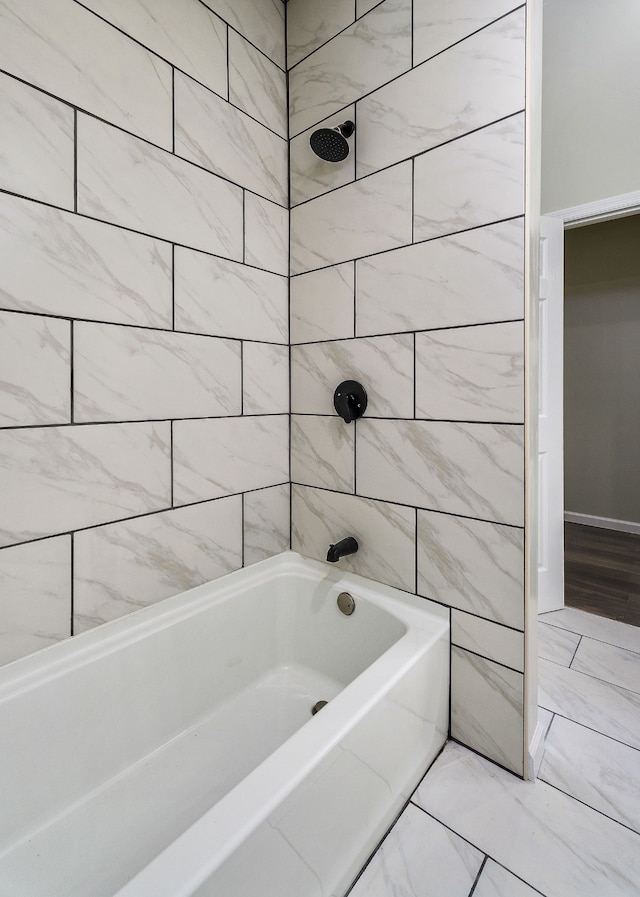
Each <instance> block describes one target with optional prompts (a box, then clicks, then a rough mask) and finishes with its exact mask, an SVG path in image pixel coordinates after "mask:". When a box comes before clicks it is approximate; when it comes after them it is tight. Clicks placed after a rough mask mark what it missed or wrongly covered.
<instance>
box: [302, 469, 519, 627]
mask: <svg viewBox="0 0 640 897" xmlns="http://www.w3.org/2000/svg"><path fill="white" fill-rule="evenodd" d="M292 485H293V486H300V487H302V488H304V489H315V490H316V491H318V492H328V493H330V494H331V495H342V496H345V497H346V498H361V499H363V501H377V502H380V503H381V504H385V505H393V506H394V507H399V508H410V509H411V510H412V511H414V510H418V511H428V512H429V513H430V514H441V515H442V516H443V517H456V518H458V519H460V520H476V521H477V522H478V523H491V524H492V525H493V526H496V525H497V526H505V527H508V528H509V529H513V530H523V529H524V527H523V526H517V525H516V524H515V523H502V522H501V521H498V520H487V519H486V518H485V517H470V516H469V515H468V514H454V513H453V512H452V511H441V510H439V509H438V508H426V507H423V506H420V505H418V506H416V505H409V504H407V503H406V502H401V501H389V499H387V498H377V497H376V496H375V495H365V494H363V493H361V492H358V493H356V494H351V493H349V492H341V491H340V490H339V489H329V488H328V487H327V486H310V485H309V483H299V482H297V481H296V480H294V481H293V483H292ZM422 597H425V598H426V597H428V596H426V595H424V596H422ZM429 600H430V601H435V602H436V603H437V604H442V603H443V602H441V601H438V600H437V599H436V598H429ZM450 606H451V605H449V604H446V605H445V607H450ZM465 613H469V611H465ZM472 616H475V614H472ZM483 619H485V618H484V617H483ZM516 631H517V632H520V631H521V630H516Z"/></svg>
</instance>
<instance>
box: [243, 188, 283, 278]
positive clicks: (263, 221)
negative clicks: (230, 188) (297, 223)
mask: <svg viewBox="0 0 640 897" xmlns="http://www.w3.org/2000/svg"><path fill="white" fill-rule="evenodd" d="M244 216H245V220H244V246H245V259H244V260H245V262H246V263H247V264H248V265H255V266H256V267H257V268H264V269H266V270H267V271H273V272H274V273H275V274H282V275H283V276H285V277H286V276H287V275H288V274H289V210H288V209H285V208H283V207H282V206H280V205H277V203H274V202H269V201H268V200H266V199H263V198H262V197H261V196H254V194H253V193H245V199H244Z"/></svg>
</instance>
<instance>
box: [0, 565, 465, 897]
mask: <svg viewBox="0 0 640 897" xmlns="http://www.w3.org/2000/svg"><path fill="white" fill-rule="evenodd" d="M341 591H349V592H350V593H351V594H352V595H353V597H354V598H355V600H356V609H355V612H354V613H353V614H352V615H351V616H345V615H344V614H342V613H341V612H340V611H339V610H338V608H337V606H336V597H337V595H338V594H339V593H340V592H341ZM448 695H449V623H448V613H447V611H446V610H445V609H444V608H442V607H440V606H439V605H436V604H433V603H431V602H429V601H425V600H423V599H420V598H416V597H414V596H411V595H407V594H405V593H404V592H400V591H396V590H394V589H391V588H387V587H385V586H379V585H376V584H374V583H372V582H370V581H369V580H366V579H362V578H361V577H358V576H354V575H351V574H348V573H343V572H341V571H339V570H336V569H334V568H329V567H328V566H327V565H324V564H318V563H316V562H314V561H308V560H305V559H303V558H301V557H300V556H299V555H297V554H294V553H292V552H286V553H285V554H283V555H280V556H278V557H276V558H271V559H269V560H267V561H264V562H262V563H260V564H256V565H255V566H253V567H249V568H246V569H244V570H240V571H238V572H237V573H233V574H230V575H229V576H225V577H224V578H222V579H220V580H218V581H216V582H213V583H209V584H207V585H204V586H200V587H199V588H196V589H193V590H192V591H190V592H187V593H184V594H182V595H178V596H176V597H175V598H171V599H168V600H167V601H164V602H161V603H160V604H158V605H155V606H153V607H149V608H146V609H144V610H142V611H140V612H138V613H136V614H133V615H131V616H129V617H126V618H124V619H121V620H116V621H115V622H113V623H110V624H108V625H106V626H103V627H101V628H100V629H96V630H93V631H91V632H87V633H85V634H83V635H81V636H78V637H77V638H75V639H70V640H68V641H66V642H64V643H62V644H60V645H55V646H53V647H51V648H47V649H46V650H44V651H42V652H39V653H38V654H35V655H32V656H31V657H27V658H24V659H22V660H19V661H16V662H15V663H12V664H9V665H8V666H6V667H4V668H3V669H1V670H0V766H1V768H0V795H1V796H0V894H2V895H5V894H6V895H11V897H112V895H114V894H116V893H117V894H118V895H119V897H187V895H188V897H196V895H197V897H214V895H215V897H254V895H255V897H307V895H308V897H311V895H313V897H316V895H337V897H342V895H343V894H344V892H345V891H346V890H347V888H348V887H349V885H350V884H351V882H352V881H353V878H354V877H355V876H356V875H357V873H358V871H359V869H360V868H361V866H362V865H363V863H364V862H365V861H366V859H367V857H368V855H369V853H370V852H371V851H372V849H373V848H374V847H375V845H376V843H377V841H378V840H379V839H380V837H381V836H382V835H383V834H384V832H385V830H386V828H387V827H388V826H389V825H390V824H391V822H392V821H393V819H394V817H395V815H396V814H397V813H398V811H399V810H400V808H401V807H402V805H403V804H404V803H405V801H406V800H407V798H408V796H409V794H410V793H411V791H412V790H413V788H414V787H415V785H416V784H417V782H418V781H419V779H420V777H421V775H422V774H423V773H424V772H425V771H426V769H427V767H428V766H429V764H430V763H431V762H432V761H433V759H434V758H435V756H436V754H437V753H438V752H439V750H440V748H441V747H442V745H443V744H444V741H445V738H446V735H447V729H448V704H449V701H448ZM318 700H328V701H329V704H328V705H327V706H326V707H325V708H324V709H323V710H321V711H320V712H319V713H318V714H317V715H316V716H313V717H312V716H311V713H310V710H311V707H312V705H313V704H315V702H316V701H318Z"/></svg>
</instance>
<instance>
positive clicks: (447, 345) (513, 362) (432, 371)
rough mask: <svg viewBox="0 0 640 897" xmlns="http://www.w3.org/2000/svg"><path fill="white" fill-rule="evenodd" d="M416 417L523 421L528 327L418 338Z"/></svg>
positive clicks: (514, 324)
mask: <svg viewBox="0 0 640 897" xmlns="http://www.w3.org/2000/svg"><path fill="white" fill-rule="evenodd" d="M416 417H426V418H433V419H435V420H438V419H440V420H470V421H500V422H501V423H514V424H515V423H523V421H524V324H523V323H521V322H519V321H517V322H512V323H507V324H492V325H485V326H482V327H458V328H456V329H454V330H437V331H432V332H430V333H418V334H416Z"/></svg>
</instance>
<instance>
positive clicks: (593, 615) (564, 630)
mask: <svg viewBox="0 0 640 897" xmlns="http://www.w3.org/2000/svg"><path fill="white" fill-rule="evenodd" d="M575 610H577V608H575ZM580 613H583V614H588V616H590V617H596V618H597V619H601V620H607V622H609V623H615V624H616V625H618V626H626V627H628V628H629V629H630V630H638V629H639V627H637V626H634V625H633V624H632V623H622V622H620V620H611V619H610V618H609V617H599V616H598V615H597V614H589V612H588V611H580ZM544 616H546V615H545V614H543V615H542V617H544ZM538 622H539V623H544V624H545V625H546V626H552V627H553V628H554V629H559V630H560V631H561V632H570V633H571V634H572V635H577V636H580V638H581V639H583V638H586V639H591V641H593V642H600V644H602V645H609V646H610V647H611V648H620V650H621V651H629V653H630V654H638V655H639V656H640V647H639V648H638V650H637V651H636V650H634V649H633V648H627V647H625V645H618V644H616V643H615V642H610V641H607V640H606V639H604V638H598V637H597V636H594V635H586V634H585V633H584V632H575V631H574V630H573V629H567V628H566V627H565V626H558V625H557V624H556V623H551V622H549V621H547V620H545V619H542V618H541V617H540V616H539V617H538Z"/></svg>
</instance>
